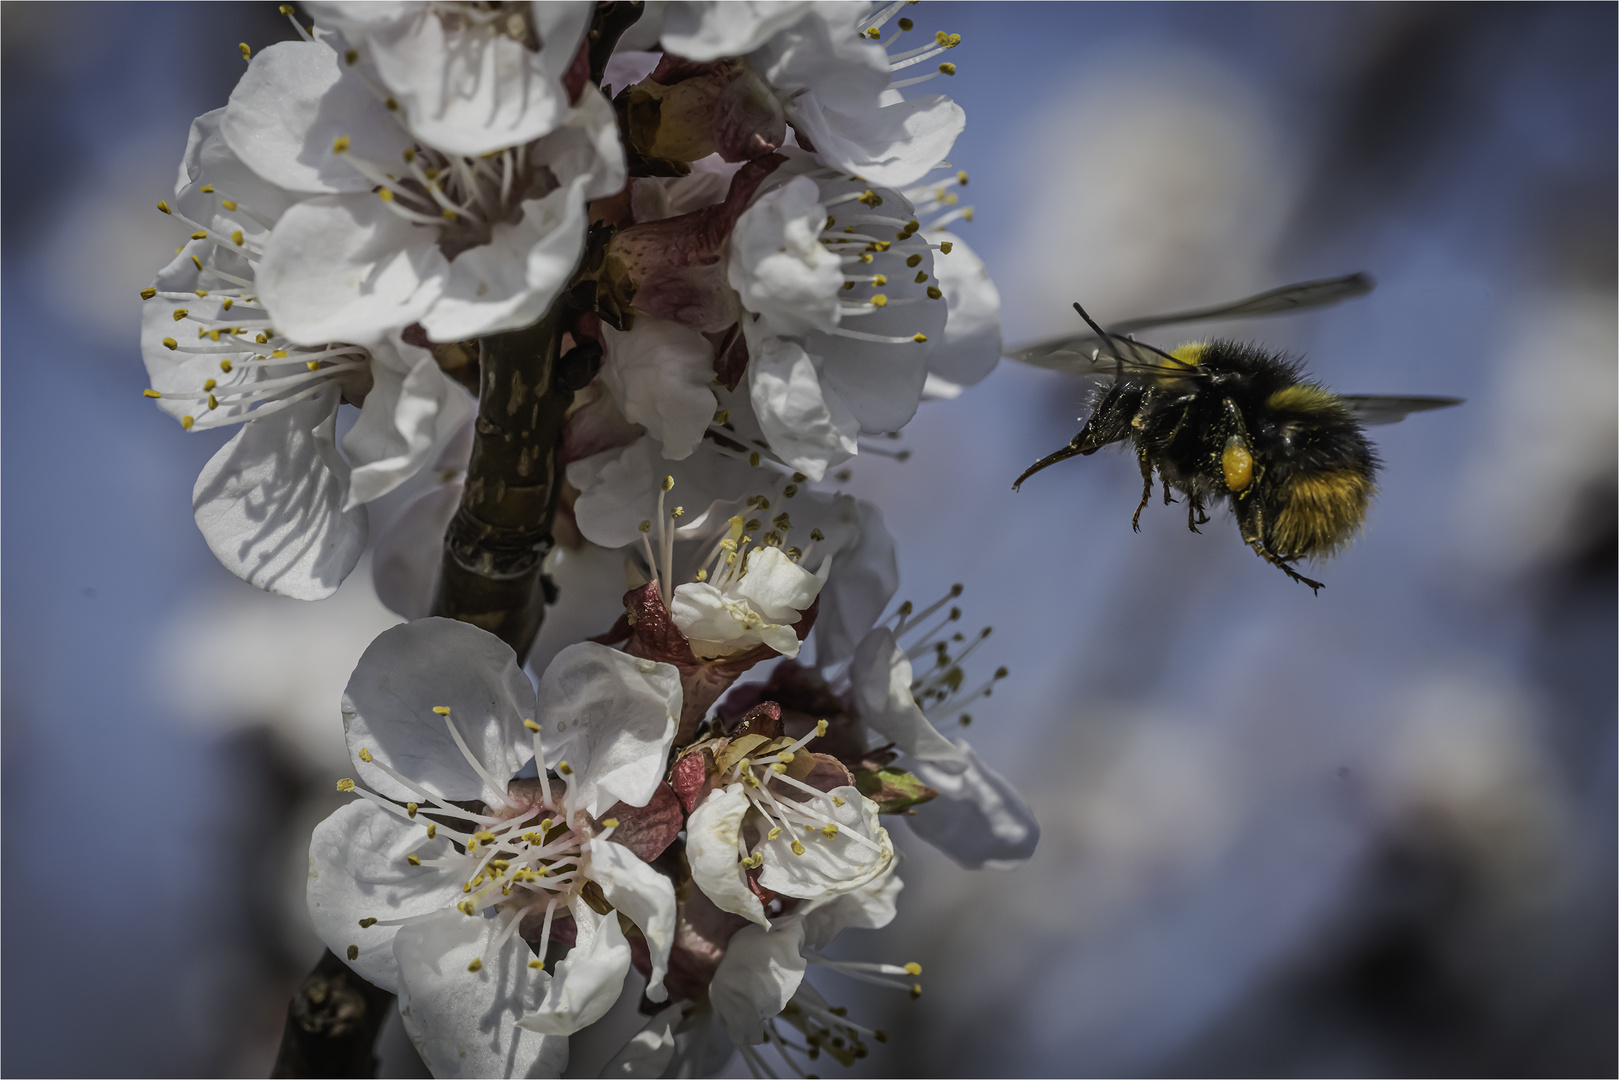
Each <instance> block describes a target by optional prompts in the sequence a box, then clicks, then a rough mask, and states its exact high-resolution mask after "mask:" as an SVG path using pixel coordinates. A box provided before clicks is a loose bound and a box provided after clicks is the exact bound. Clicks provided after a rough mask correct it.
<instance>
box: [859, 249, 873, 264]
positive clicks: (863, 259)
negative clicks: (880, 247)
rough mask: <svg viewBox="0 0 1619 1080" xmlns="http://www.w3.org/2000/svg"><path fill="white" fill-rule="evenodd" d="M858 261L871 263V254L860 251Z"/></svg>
mask: <svg viewBox="0 0 1619 1080" xmlns="http://www.w3.org/2000/svg"><path fill="white" fill-rule="evenodd" d="M860 261H861V262H863V263H869V262H870V261H871V252H869V251H862V252H861V253H860Z"/></svg>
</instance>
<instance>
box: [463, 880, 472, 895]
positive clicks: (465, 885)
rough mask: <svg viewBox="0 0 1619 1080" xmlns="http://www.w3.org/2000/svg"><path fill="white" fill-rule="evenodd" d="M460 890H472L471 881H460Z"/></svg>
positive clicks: (466, 891)
mask: <svg viewBox="0 0 1619 1080" xmlns="http://www.w3.org/2000/svg"><path fill="white" fill-rule="evenodd" d="M461 891H462V892H464V893H468V892H471V891H472V882H470V881H463V882H462V883H461Z"/></svg>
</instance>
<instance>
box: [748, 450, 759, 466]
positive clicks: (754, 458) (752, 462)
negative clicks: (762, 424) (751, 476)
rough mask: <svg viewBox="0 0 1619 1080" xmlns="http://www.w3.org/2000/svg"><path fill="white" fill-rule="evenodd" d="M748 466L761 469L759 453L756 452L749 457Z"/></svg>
mask: <svg viewBox="0 0 1619 1080" xmlns="http://www.w3.org/2000/svg"><path fill="white" fill-rule="evenodd" d="M748 464H749V465H752V466H753V467H754V468H756V469H757V468H758V467H759V451H757V450H755V451H754V452H753V453H751V454H749V455H748Z"/></svg>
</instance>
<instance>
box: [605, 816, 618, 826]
mask: <svg viewBox="0 0 1619 1080" xmlns="http://www.w3.org/2000/svg"><path fill="white" fill-rule="evenodd" d="M602 828H604V829H616V828H618V818H616V817H608V818H602Z"/></svg>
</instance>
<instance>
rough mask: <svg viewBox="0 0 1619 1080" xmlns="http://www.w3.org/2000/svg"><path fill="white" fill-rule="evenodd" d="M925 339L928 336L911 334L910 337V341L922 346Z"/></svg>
mask: <svg viewBox="0 0 1619 1080" xmlns="http://www.w3.org/2000/svg"><path fill="white" fill-rule="evenodd" d="M927 339H928V336H927V335H926V334H912V335H911V340H912V341H914V342H916V343H917V344H918V345H920V344H922V343H923V342H924V341H926V340H927Z"/></svg>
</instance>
